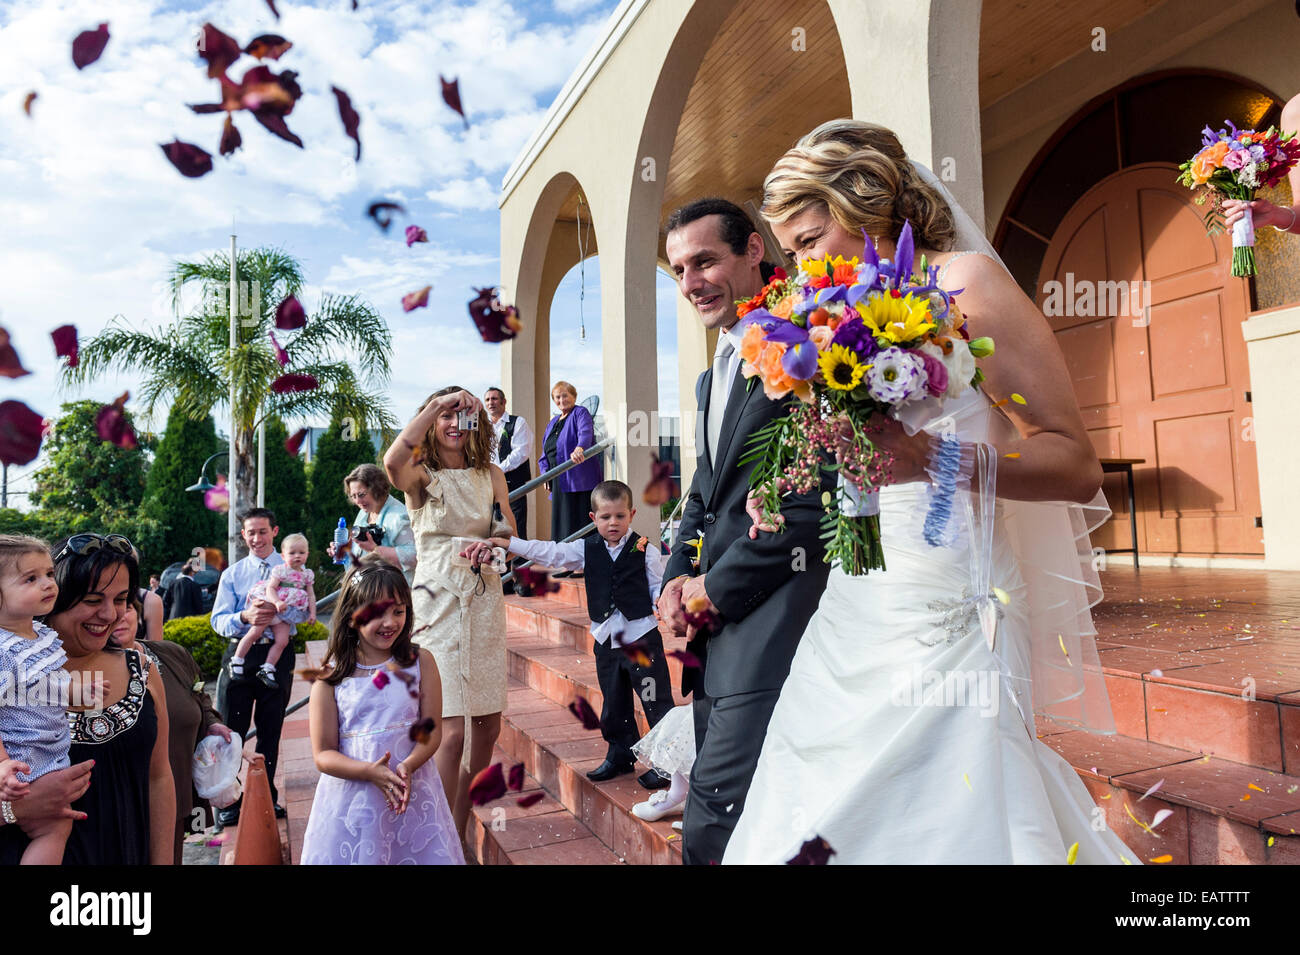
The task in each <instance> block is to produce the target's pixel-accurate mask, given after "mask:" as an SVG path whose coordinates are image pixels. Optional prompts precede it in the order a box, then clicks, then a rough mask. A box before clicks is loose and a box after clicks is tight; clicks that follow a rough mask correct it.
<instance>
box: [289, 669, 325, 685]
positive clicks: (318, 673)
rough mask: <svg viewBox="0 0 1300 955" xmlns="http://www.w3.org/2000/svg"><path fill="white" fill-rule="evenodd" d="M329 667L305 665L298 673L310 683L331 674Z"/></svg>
mask: <svg viewBox="0 0 1300 955" xmlns="http://www.w3.org/2000/svg"><path fill="white" fill-rule="evenodd" d="M329 672H330V668H329V667H303V668H302V669H301V670H298V671H297V673H298V675H299V676H300V677H302V678H303V679H304V680H306V681H307V682H308V683H315V682H316V681H317V680H323V679H325V677H327V676H329Z"/></svg>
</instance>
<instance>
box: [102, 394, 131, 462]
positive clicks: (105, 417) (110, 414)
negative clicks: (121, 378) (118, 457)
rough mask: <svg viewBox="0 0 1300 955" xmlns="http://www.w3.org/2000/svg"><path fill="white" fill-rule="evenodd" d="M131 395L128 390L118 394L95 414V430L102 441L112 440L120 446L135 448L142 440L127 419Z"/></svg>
mask: <svg viewBox="0 0 1300 955" xmlns="http://www.w3.org/2000/svg"><path fill="white" fill-rule="evenodd" d="M130 397H131V393H130V392H128V391H124V392H122V393H121V394H120V395H118V396H117V400H116V401H114V402H113V403H112V404H108V405H104V406H103V407H101V408H100V409H99V412H98V413H97V414H96V415H95V432H96V433H97V434H98V435H99V440H100V441H111V442H112V443H113V444H116V445H117V446H118V447H119V448H128V449H130V448H135V447H138V446H139V444H140V442H139V441H137V440H136V437H135V429H134V428H132V427H131V425H130V423H129V422H128V421H127V420H126V402H127V399H128V398H130Z"/></svg>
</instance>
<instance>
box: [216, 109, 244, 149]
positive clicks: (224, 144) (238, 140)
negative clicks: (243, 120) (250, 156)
mask: <svg viewBox="0 0 1300 955" xmlns="http://www.w3.org/2000/svg"><path fill="white" fill-rule="evenodd" d="M243 142H244V139H243V137H242V136H240V135H239V130H238V129H236V128H235V123H234V120H232V119H231V118H230V115H229V114H227V115H226V122H225V125H224V126H222V128H221V143H220V145H219V146H218V147H217V150H218V152H220V153H221V155H223V156H229V155H230V154H231V153H233V152H234V151H235V150H236V149H238V148H239V147H240V146H241V145H242V144H243Z"/></svg>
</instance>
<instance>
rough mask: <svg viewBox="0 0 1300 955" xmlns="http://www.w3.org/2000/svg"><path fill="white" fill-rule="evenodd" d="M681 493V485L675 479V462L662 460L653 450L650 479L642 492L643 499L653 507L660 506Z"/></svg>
mask: <svg viewBox="0 0 1300 955" xmlns="http://www.w3.org/2000/svg"><path fill="white" fill-rule="evenodd" d="M680 493H681V487H680V485H679V484H678V483H677V482H676V481H675V480H673V462H672V461H660V460H659V455H657V454H655V453H654V452H653V451H651V452H650V480H649V482H648V483H647V484H646V486H645V490H644V491H643V492H642V493H641V500H643V501H645V503H647V504H649V505H650V506H651V507H660V506H661V505H663V504H666V503H667V502H668V501H670V500H672V499H673V498H675V497H677V496H678V495H679V494H680Z"/></svg>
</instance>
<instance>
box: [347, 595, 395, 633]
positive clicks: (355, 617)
mask: <svg viewBox="0 0 1300 955" xmlns="http://www.w3.org/2000/svg"><path fill="white" fill-rule="evenodd" d="M392 605H393V601H391V600H375V601H372V602H371V603H368V604H366V605H365V606H364V607H358V608H357V609H356V610H354V611H353V612H352V619H351V620H350V621H349V622H350V623H351V624H352V626H353V627H355V628H356V629H358V630H360V629H361V628H362V627H364V626H365V625H366V624H368V623H370V622H371V621H372V620H378V619H379V618H380V617H382V616H383V615H384V614H386V613H388V608H389V607H391V606H392Z"/></svg>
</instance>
